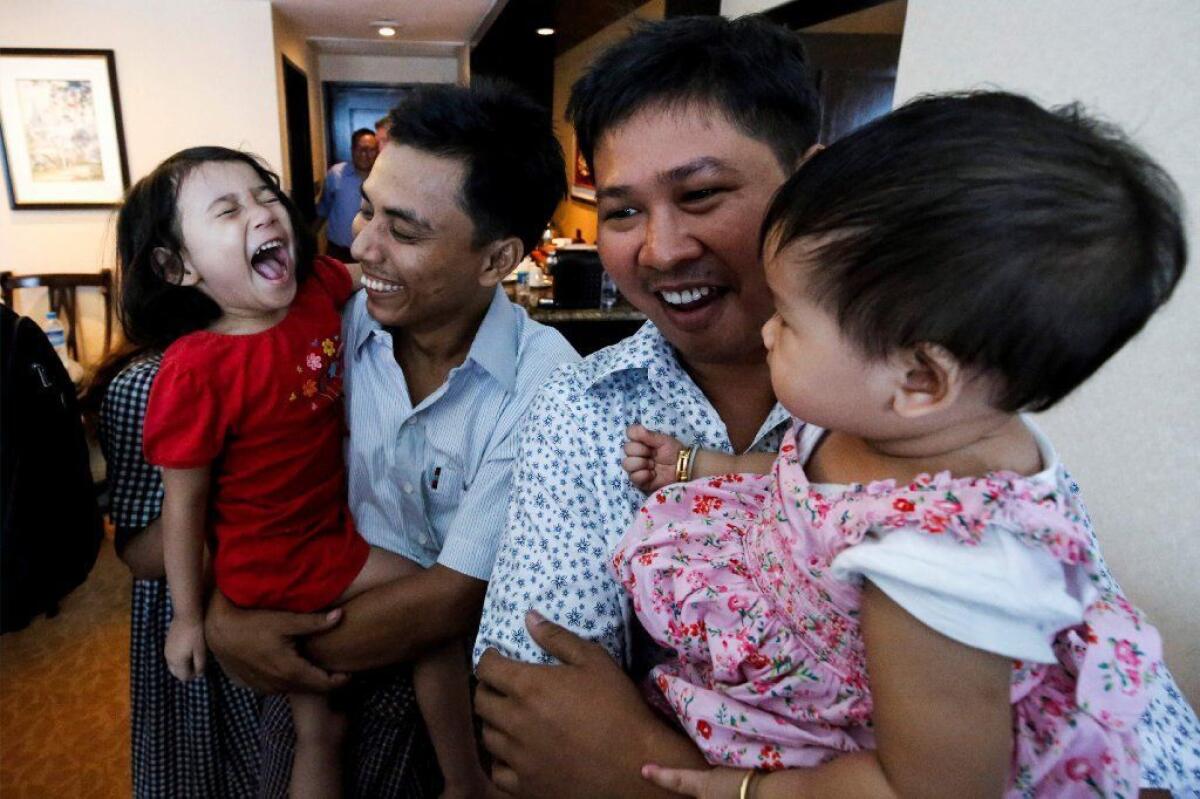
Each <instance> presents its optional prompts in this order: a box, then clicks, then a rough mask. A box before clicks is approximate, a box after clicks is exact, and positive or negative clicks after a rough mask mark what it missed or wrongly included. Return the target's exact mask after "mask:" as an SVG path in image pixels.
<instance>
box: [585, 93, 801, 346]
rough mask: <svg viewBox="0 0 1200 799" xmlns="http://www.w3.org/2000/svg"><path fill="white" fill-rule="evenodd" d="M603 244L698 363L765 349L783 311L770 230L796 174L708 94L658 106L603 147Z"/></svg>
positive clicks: (630, 285)
mask: <svg viewBox="0 0 1200 799" xmlns="http://www.w3.org/2000/svg"><path fill="white" fill-rule="evenodd" d="M595 167H596V197H597V207H598V213H599V217H600V227H599V242H598V243H599V249H600V258H601V260H602V261H603V262H604V267H605V269H607V270H608V272H609V274H610V275H612V278H613V280H614V281H615V282H616V283H617V286H618V287H619V288H620V290H621V293H622V294H624V295H625V297H626V298H627V299H628V300H629V301H630V302H631V303H633V305H634V306H636V307H637V308H638V309H640V310H641V311H643V312H644V313H645V314H646V315H647V316H648V317H650V319H651V320H652V321H653V322H654V323H655V324H656V325H657V326H658V328H659V330H660V331H662V334H663V335H664V336H665V337H666V338H667V340H668V341H670V342H671V343H672V344H673V345H674V346H675V348H676V349H678V350H679V352H680V354H681V355H682V356H683V358H684V360H685V361H688V362H691V363H733V362H748V361H754V360H762V358H763V357H764V350H763V343H762V338H761V336H760V335H759V331H760V329H761V328H762V325H763V323H764V322H766V320H767V319H768V318H770V316H771V314H772V306H771V297H770V293H769V291H768V290H767V285H766V281H765V278H764V276H763V270H762V265H761V263H760V262H759V258H758V230H759V225H760V224H761V223H762V218H763V214H764V213H765V212H766V209H767V205H768V204H769V203H770V201H771V197H772V195H773V194H774V193H775V190H776V189H777V188H779V186H780V185H781V184H782V183H783V181H784V180H785V179H786V177H787V175H786V174H785V172H784V170H783V168H782V167H781V166H780V164H779V161H778V160H777V159H776V157H775V154H774V153H773V152H772V150H771V148H770V147H768V146H767V145H766V144H765V143H763V142H761V141H759V140H757V139H753V138H750V137H749V136H747V135H746V134H745V133H742V132H741V131H739V130H738V129H737V128H735V127H734V126H733V125H732V124H730V123H729V122H728V121H727V120H726V119H725V117H724V115H723V114H721V113H720V112H719V111H717V110H716V109H714V108H712V107H711V106H709V105H707V104H692V105H687V106H682V107H670V108H667V107H663V106H657V105H655V106H648V107H646V108H643V109H642V110H640V111H638V112H637V113H636V114H634V115H633V116H632V117H630V118H629V119H628V120H626V121H625V122H623V123H621V124H619V125H617V126H616V127H614V128H612V129H611V130H609V131H608V132H606V133H605V134H604V135H603V136H602V137H601V138H600V140H599V141H598V142H597V146H596V153H595Z"/></svg>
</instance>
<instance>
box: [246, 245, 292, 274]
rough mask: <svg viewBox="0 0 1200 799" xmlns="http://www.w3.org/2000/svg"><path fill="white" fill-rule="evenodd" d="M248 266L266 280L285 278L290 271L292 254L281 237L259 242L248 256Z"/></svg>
mask: <svg viewBox="0 0 1200 799" xmlns="http://www.w3.org/2000/svg"><path fill="white" fill-rule="evenodd" d="M250 268H251V269H253V270H254V272H255V274H257V275H259V276H260V277H262V278H265V279H266V280H270V281H272V282H279V281H283V280H286V279H287V277H288V275H290V274H291V273H292V256H291V253H289V252H288V248H287V245H286V244H285V243H284V241H283V239H271V240H270V241H268V242H264V243H263V244H260V245H259V247H258V249H256V250H255V251H254V254H253V255H252V256H250Z"/></svg>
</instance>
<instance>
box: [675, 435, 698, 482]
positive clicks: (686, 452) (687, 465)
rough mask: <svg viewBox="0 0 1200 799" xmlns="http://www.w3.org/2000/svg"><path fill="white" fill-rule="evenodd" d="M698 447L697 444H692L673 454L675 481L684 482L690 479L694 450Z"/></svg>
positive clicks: (694, 463)
mask: <svg viewBox="0 0 1200 799" xmlns="http://www.w3.org/2000/svg"><path fill="white" fill-rule="evenodd" d="M699 449H700V445H699V444H693V445H692V446H690V447H687V448H686V449H681V450H679V454H678V455H676V456H675V482H677V483H686V482H687V481H689V480H691V479H692V469H693V468H694V467H695V465H696V452H697V451H698V450H699Z"/></svg>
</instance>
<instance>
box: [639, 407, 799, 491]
mask: <svg viewBox="0 0 1200 799" xmlns="http://www.w3.org/2000/svg"><path fill="white" fill-rule="evenodd" d="M625 436H626V442H625V459H624V460H623V461H622V462H621V466H622V467H623V468H624V469H625V471H626V472H628V473H629V479H630V481H631V482H632V483H633V484H634V485H635V486H637V487H638V488H640V489H641V490H643V491H646V492H647V493H648V492H650V491H657V490H658V489H660V488H662V487H663V486H668V485H670V484H671V483H675V482H678V481H679V476H678V475H677V474H676V471H675V470H676V464H677V462H678V459H679V453H680V452H681V451H683V450H684V449H685V446H684V444H683V442H682V441H680V440H679V439H677V438H674V437H672V436H668V435H666V434H665V433H657V432H655V431H653V430H649V429H647V428H645V427H643V426H642V425H640V424H635V425H633V426H631V427H630V428H629V429H628V430H627V431H626V433H625ZM774 461H775V455H774V454H773V453H770V452H750V453H747V454H745V455H727V454H725V453H723V452H717V451H715V450H708V449H702V450H697V452H696V457H695V460H694V461H693V463H692V469H691V476H692V477H693V478H698V477H714V476H716V475H720V474H735V473H741V472H751V473H754V474H766V473H767V472H769V471H771V464H772V463H774Z"/></svg>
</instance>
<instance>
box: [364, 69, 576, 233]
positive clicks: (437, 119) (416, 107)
mask: <svg viewBox="0 0 1200 799" xmlns="http://www.w3.org/2000/svg"><path fill="white" fill-rule="evenodd" d="M390 120H391V125H390V128H389V130H388V136H389V137H390V139H391V143H392V145H407V146H409V147H413V148H415V149H418V150H421V151H423V152H427V153H432V154H434V155H438V156H443V157H447V158H455V159H460V160H461V161H463V162H464V163H465V164H466V174H465V176H464V178H463V187H462V196H461V198H460V203H461V205H462V208H463V210H464V211H465V212H466V213H467V215H468V216H470V217H471V220H472V222H473V223H474V225H475V235H474V241H473V246H475V247H479V246H482V245H484V244H487V243H488V242H492V241H496V240H497V239H501V238H505V237H508V236H515V237H517V238H518V239H520V240H521V243H522V245H524V247H525V252H529V251H531V250H532V249H533V248H534V247H535V246H536V245H537V243H538V241H539V240H540V239H541V235H542V231H543V230H544V229H545V227H546V222H547V221H548V220H549V219H550V215H551V214H553V213H554V209H555V208H556V207H558V203H559V202H560V201H561V200H562V198H563V197H564V196H565V195H566V193H567V178H566V164H565V163H564V161H563V155H562V147H560V146H559V144H558V140H557V139H556V138H554V129H553V125H552V124H551V120H550V114H549V112H547V111H546V109H544V108H542V107H541V106H540V105H538V104H537V103H536V102H534V101H533V100H532V99H531V98H530V97H528V96H527V95H526V94H524V93H523V92H521V91H519V90H518V89H516V88H515V87H513V86H511V85H508V84H506V83H502V82H498V81H492V80H484V81H479V82H478V83H476V84H473V85H472V86H471V87H470V88H465V87H462V86H454V85H451V84H423V85H420V86H416V87H414V88H413V90H412V91H411V92H410V93H409V94H408V95H407V96H406V97H405V98H404V100H402V101H401V102H400V104H399V105H397V106H396V107H395V108H393V109H392V112H391V114H390Z"/></svg>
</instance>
